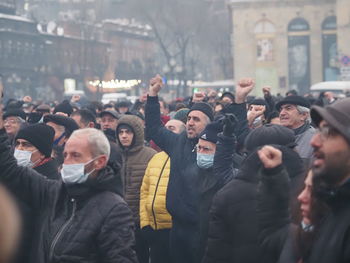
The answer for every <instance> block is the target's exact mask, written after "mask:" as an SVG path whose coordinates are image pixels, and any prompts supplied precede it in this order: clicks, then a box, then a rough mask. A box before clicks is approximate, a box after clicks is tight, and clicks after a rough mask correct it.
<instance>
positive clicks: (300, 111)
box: [296, 105, 311, 122]
mask: <svg viewBox="0 0 350 263" xmlns="http://www.w3.org/2000/svg"><path fill="white" fill-rule="evenodd" d="M296 106H297V111H298V112H299V113H300V114H304V113H307V115H308V117H307V119H306V121H309V122H311V117H310V109H309V108H306V107H303V106H300V105H296Z"/></svg>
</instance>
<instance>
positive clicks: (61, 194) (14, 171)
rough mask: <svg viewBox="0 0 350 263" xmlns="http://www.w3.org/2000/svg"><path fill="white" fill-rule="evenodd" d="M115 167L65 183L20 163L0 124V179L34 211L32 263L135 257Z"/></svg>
mask: <svg viewBox="0 0 350 263" xmlns="http://www.w3.org/2000/svg"><path fill="white" fill-rule="evenodd" d="M118 173H119V169H118V168H117V167H113V168H111V167H108V166H107V167H106V168H105V169H104V170H101V171H100V173H99V174H98V176H97V177H96V178H94V179H90V180H88V181H87V182H86V183H84V184H81V185H72V186H69V187H68V186H66V185H65V184H63V183H62V182H61V181H53V180H48V179H46V178H45V177H43V176H41V175H40V174H38V173H37V172H35V171H34V170H32V169H29V168H25V167H19V166H18V165H17V163H16V160H15V159H14V157H13V156H12V155H11V154H10V147H9V144H8V141H7V136H6V134H5V131H4V129H2V130H0V181H1V182H2V183H4V184H5V185H6V186H7V187H8V188H10V189H11V190H12V192H13V193H15V194H16V196H17V197H18V198H20V199H21V200H22V201H24V202H26V203H27V204H28V205H29V206H30V207H31V208H32V209H35V210H36V211H37V214H38V220H37V222H36V223H37V224H36V227H35V233H36V235H35V236H34V237H33V238H34V241H33V251H32V256H31V261H30V260H28V262H33V263H53V262H57V263H58V262H60V263H65V262H67V263H68V262H69V263H73V262H76V263H78V262H79V263H92V262H94V263H102V262H103V263H107V262H108V263H110V262H137V260H136V254H135V252H134V251H133V250H132V249H131V246H132V245H133V243H134V230H133V227H134V226H133V221H132V215H131V211H130V209H129V208H128V207H127V205H126V203H125V202H124V200H123V199H122V198H121V197H120V196H119V195H118V194H117V193H114V192H113V189H115V179H116V178H117V174H118Z"/></svg>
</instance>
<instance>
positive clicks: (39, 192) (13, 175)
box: [0, 129, 59, 209]
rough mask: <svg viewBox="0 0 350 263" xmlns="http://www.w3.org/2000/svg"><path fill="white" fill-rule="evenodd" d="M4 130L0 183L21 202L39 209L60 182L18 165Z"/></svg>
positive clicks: (0, 133)
mask: <svg viewBox="0 0 350 263" xmlns="http://www.w3.org/2000/svg"><path fill="white" fill-rule="evenodd" d="M10 148H11V147H10V144H9V141H8V137H7V134H6V132H5V130H4V129H2V130H0V182H2V183H3V184H4V185H6V186H7V187H8V188H9V189H10V190H11V191H12V193H14V194H15V195H16V196H17V197H18V198H19V199H20V200H22V201H23V202H25V203H26V204H28V205H29V206H31V207H32V208H36V209H39V208H40V207H41V206H42V205H43V204H42V203H43V202H47V198H48V197H50V193H51V190H50V188H52V187H53V186H54V185H55V184H57V185H58V184H59V182H58V181H53V180H48V179H46V178H45V177H44V176H42V175H41V174H39V173H37V172H36V171H35V170H33V169H31V168H26V167H21V166H18V165H17V161H16V159H15V158H14V157H13V156H12V154H11V150H10Z"/></svg>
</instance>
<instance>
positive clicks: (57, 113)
mask: <svg viewBox="0 0 350 263" xmlns="http://www.w3.org/2000/svg"><path fill="white" fill-rule="evenodd" d="M55 115H61V116H64V117H69V116H68V114H67V113H64V112H60V111H59V112H56V113H55Z"/></svg>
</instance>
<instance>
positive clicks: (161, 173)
mask: <svg viewBox="0 0 350 263" xmlns="http://www.w3.org/2000/svg"><path fill="white" fill-rule="evenodd" d="M169 158H170V157H169V156H168V158H167V159H166V161H165V163H164V165H163V168H162V170H161V171H160V175H159V178H158V182H157V185H156V190H155V191H154V196H153V201H152V215H153V220H154V227H155V229H154V230H157V220H156V213H155V212H154V202H155V201H156V195H157V191H158V186H159V183H160V179H161V178H162V175H163V172H164V169H165V166H166V164H167V163H168V161H169Z"/></svg>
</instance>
